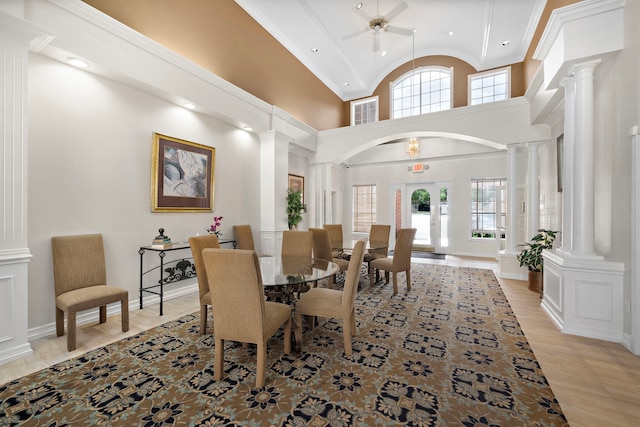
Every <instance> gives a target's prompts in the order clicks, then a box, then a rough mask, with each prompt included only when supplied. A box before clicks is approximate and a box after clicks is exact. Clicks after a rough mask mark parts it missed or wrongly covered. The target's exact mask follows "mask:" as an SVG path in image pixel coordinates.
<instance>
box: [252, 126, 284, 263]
mask: <svg viewBox="0 0 640 427" xmlns="http://www.w3.org/2000/svg"><path fill="white" fill-rule="evenodd" d="M258 136H259V138H260V250H261V253H263V254H265V255H276V254H278V253H280V248H281V242H282V231H284V230H286V229H287V228H288V225H287V187H288V182H287V174H288V170H289V140H288V139H286V138H285V137H284V136H283V135H282V134H280V133H278V132H277V131H268V132H263V133H261V134H259V135H258Z"/></svg>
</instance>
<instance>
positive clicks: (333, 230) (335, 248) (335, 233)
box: [322, 224, 343, 258]
mask: <svg viewBox="0 0 640 427" xmlns="http://www.w3.org/2000/svg"><path fill="white" fill-rule="evenodd" d="M322 228H324V229H325V230H327V231H328V232H329V241H330V242H331V252H332V253H333V258H337V257H338V256H339V255H340V254H341V253H342V245H343V239H342V224H324V225H323V226H322Z"/></svg>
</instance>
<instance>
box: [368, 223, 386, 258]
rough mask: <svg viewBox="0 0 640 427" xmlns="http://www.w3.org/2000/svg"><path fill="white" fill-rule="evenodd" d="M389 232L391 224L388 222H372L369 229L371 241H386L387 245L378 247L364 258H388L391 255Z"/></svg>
mask: <svg viewBox="0 0 640 427" xmlns="http://www.w3.org/2000/svg"><path fill="white" fill-rule="evenodd" d="M389 233H391V226H390V225H388V224H372V225H371V230H370V231H369V243H370V244H371V243H372V242H375V243H386V244H387V247H385V248H384V249H377V250H376V251H375V252H374V254H373V255H371V254H369V253H367V254H365V256H364V258H365V261H367V262H368V261H370V260H372V259H374V258H386V257H387V256H388V255H389V248H388V245H389Z"/></svg>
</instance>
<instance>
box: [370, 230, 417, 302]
mask: <svg viewBox="0 0 640 427" xmlns="http://www.w3.org/2000/svg"><path fill="white" fill-rule="evenodd" d="M416 231H417V229H415V228H401V229H400V230H398V235H397V236H396V245H395V248H394V249H393V257H392V258H379V259H374V260H372V261H371V263H370V264H369V266H370V268H372V269H375V270H376V272H377V271H378V270H384V272H385V283H389V273H390V272H391V273H393V294H394V295H395V294H397V293H398V273H399V272H401V271H404V272H405V274H406V275H407V290H411V250H412V249H413V239H414V238H415V237H416ZM376 276H377V273H376ZM369 277H370V281H371V285H373V274H370V275H369Z"/></svg>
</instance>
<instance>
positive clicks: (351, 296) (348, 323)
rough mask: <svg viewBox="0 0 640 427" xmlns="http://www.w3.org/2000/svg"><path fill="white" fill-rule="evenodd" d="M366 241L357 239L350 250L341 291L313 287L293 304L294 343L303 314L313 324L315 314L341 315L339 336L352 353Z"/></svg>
mask: <svg viewBox="0 0 640 427" xmlns="http://www.w3.org/2000/svg"><path fill="white" fill-rule="evenodd" d="M364 246H365V243H364V242H363V241H362V240H360V241H358V242H357V243H356V246H355V247H354V249H353V252H352V253H351V260H350V261H349V267H348V269H347V278H346V279H345V281H344V289H343V290H342V291H339V290H335V289H327V288H313V289H310V290H309V291H308V292H307V293H305V294H304V295H302V297H300V299H299V300H298V302H297V303H296V307H295V321H294V324H295V331H294V334H295V338H296V343H301V342H302V316H303V315H306V316H312V318H311V326H312V327H313V324H314V318H315V317H329V318H338V319H342V336H343V340H344V353H345V355H347V356H351V354H352V348H351V336H353V335H356V313H355V301H356V294H357V292H358V281H359V279H360V268H359V266H360V264H361V263H362V260H363V258H364Z"/></svg>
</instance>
